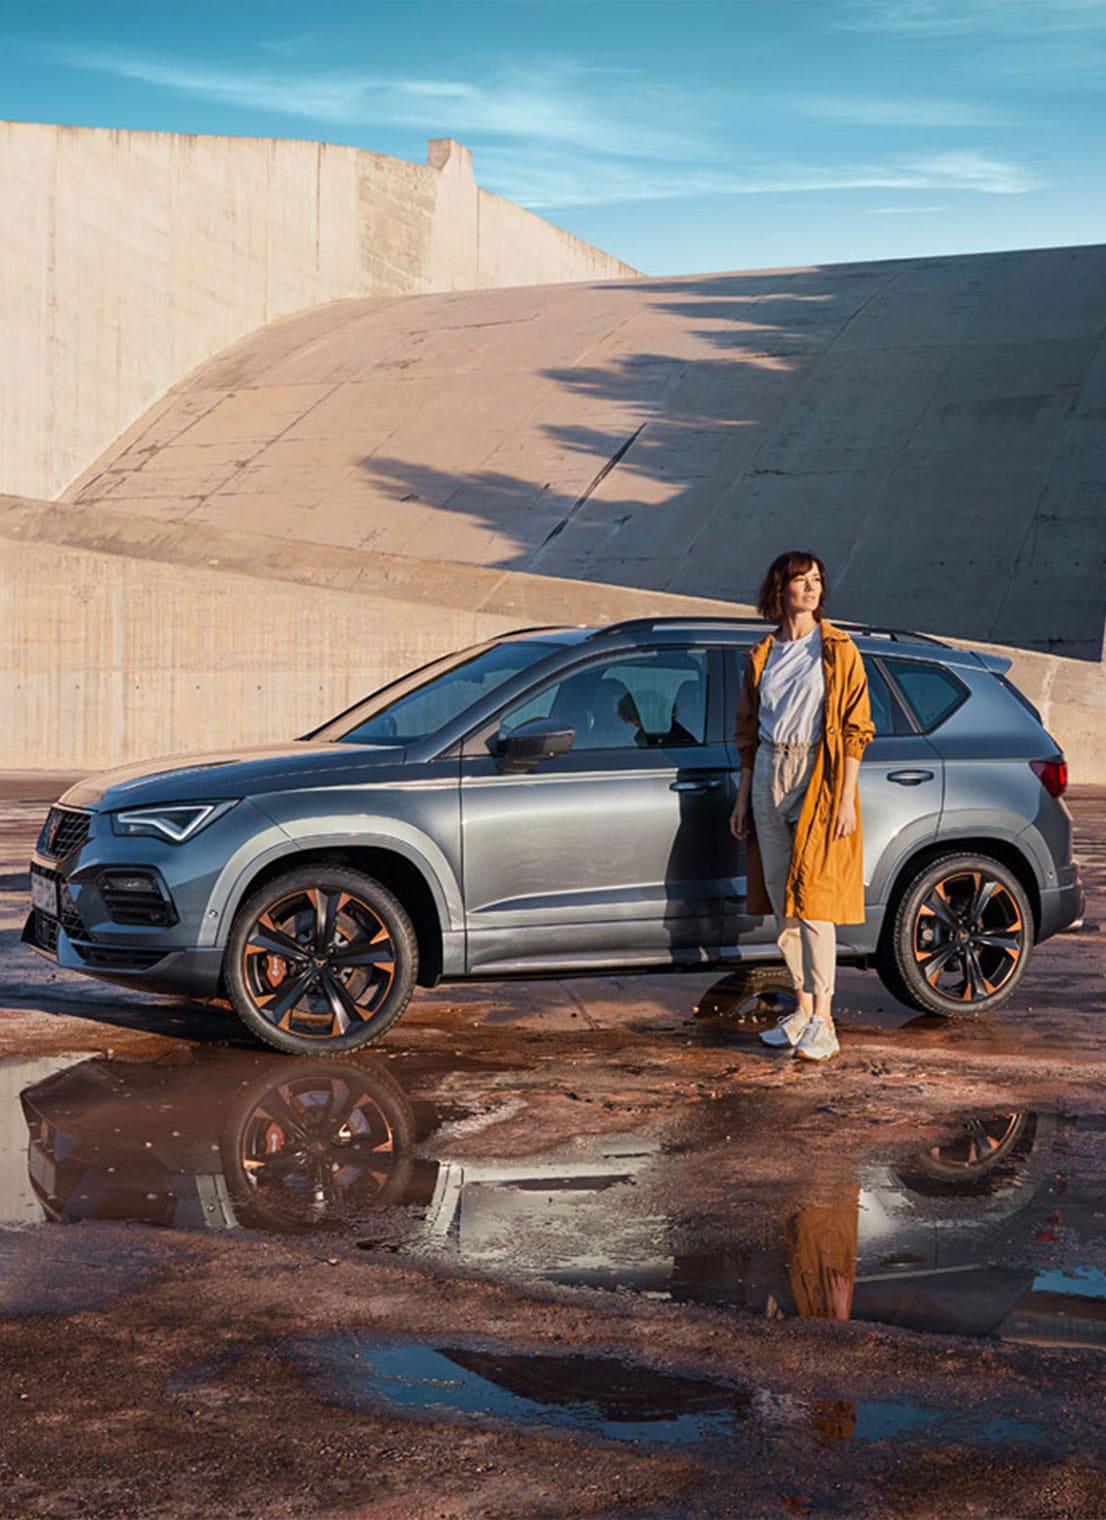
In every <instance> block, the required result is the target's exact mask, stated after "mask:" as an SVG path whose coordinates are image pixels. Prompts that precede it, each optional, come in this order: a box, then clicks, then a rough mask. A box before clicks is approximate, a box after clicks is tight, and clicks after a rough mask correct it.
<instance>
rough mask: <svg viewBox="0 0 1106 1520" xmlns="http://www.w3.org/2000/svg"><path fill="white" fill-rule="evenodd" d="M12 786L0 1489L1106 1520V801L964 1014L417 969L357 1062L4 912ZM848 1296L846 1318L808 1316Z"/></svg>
mask: <svg viewBox="0 0 1106 1520" xmlns="http://www.w3.org/2000/svg"><path fill="white" fill-rule="evenodd" d="M34 790H35V789H34V788H33V787H26V786H24V787H23V788H18V787H16V786H14V785H10V786H9V787H8V788H7V792H6V793H5V795H6V796H7V799H8V800H7V801H5V802H3V804H0V849H2V855H0V892H2V894H3V895H2V896H0V934H2V936H3V939H2V943H3V948H4V972H3V984H2V988H0V1004H2V1006H3V1008H4V1010H5V1012H4V1017H3V1020H2V1021H0V1042H2V1044H0V1056H2V1061H0V1125H2V1126H3V1131H2V1133H3V1147H2V1152H0V1206H2V1207H0V1213H2V1221H0V1295H2V1306H0V1312H2V1318H0V1358H2V1365H3V1368H4V1373H5V1375H4V1377H3V1379H2V1380H0V1430H2V1432H3V1434H2V1435H0V1515H4V1516H7V1515H11V1516H20V1517H22V1516H50V1517H74V1520H77V1517H80V1520H85V1517H87V1520H99V1517H109V1516H110V1517H120V1520H124V1517H126V1520H130V1517H146V1516H151V1517H152V1516H158V1517H161V1516H165V1517H173V1520H177V1517H184V1516H192V1515H196V1516H199V1515H205V1516H228V1517H230V1516H240V1517H243V1520H255V1517H256V1520H261V1517H265V1520H284V1517H301V1516H304V1517H305V1516H327V1517H329V1516H335V1517H337V1516H345V1515H350V1516H366V1517H370V1516H371V1517H374V1520H377V1517H380V1520H383V1517H389V1520H421V1517H423V1516H426V1517H431V1516H435V1517H437V1516H441V1517H448V1516H457V1517H466V1520H467V1517H470V1516H471V1517H475V1516H487V1517H495V1520H505V1517H515V1516H517V1517H520V1520H521V1517H539V1516H540V1517H549V1520H568V1517H576V1516H595V1517H600V1516H601V1517H610V1520H614V1517H616V1516H617V1517H635V1520H646V1517H653V1520H677V1517H685V1516H686V1517H688V1520H699V1517H708V1516H709V1517H745V1516H762V1515H763V1516H786V1515H796V1514H798V1515H807V1514H815V1515H817V1514H825V1515H842V1516H858V1515H871V1516H884V1515H894V1516H917V1517H922V1516H926V1517H928V1516H933V1517H937V1516H941V1517H947V1516H950V1515H964V1516H967V1515H972V1516H976V1515H978V1516H988V1517H993V1516H1025V1517H1027V1520H1028V1517H1034V1520H1035V1517H1043V1516H1057V1517H1068V1516H1071V1517H1076V1516H1086V1517H1091V1516H1099V1515H1101V1514H1103V1513H1104V1512H1106V1469H1104V1454H1106V1428H1104V1427H1106V1416H1104V1414H1103V1409H1104V1408H1106V1401H1104V1393H1106V1377H1104V1371H1106V1361H1104V1359H1103V1354H1102V1347H1103V1345H1104V1344H1106V1236H1104V1233H1103V1225H1104V1223H1106V1184H1104V1183H1103V1181H1102V1178H1103V1176H1104V1169H1103V1162H1104V1161H1106V1101H1104V1100H1103V1098H1102V1093H1103V1091H1104V1079H1106V1030H1104V1028H1103V1013H1104V1008H1106V941H1104V937H1103V935H1102V934H1100V933H1097V932H1095V929H1094V927H1093V926H1094V925H1095V923H1096V922H1097V921H1100V920H1102V918H1103V917H1104V907H1106V794H1103V793H1101V792H1098V793H1092V792H1089V791H1083V792H1077V793H1076V795H1075V796H1074V798H1072V799H1070V801H1071V807H1072V811H1073V814H1074V816H1075V820H1076V826H1077V853H1078V855H1079V857H1080V859H1081V861H1082V863H1083V871H1084V877H1085V880H1086V885H1087V889H1088V907H1087V920H1088V924H1087V928H1086V929H1085V930H1084V932H1082V933H1080V934H1073V935H1065V936H1061V937H1059V938H1057V939H1054V940H1052V941H1050V942H1048V943H1047V944H1046V945H1044V946H1042V947H1040V949H1039V950H1038V951H1037V952H1036V954H1035V956H1034V958H1033V960H1032V962H1031V965H1030V968H1029V971H1028V974H1027V976H1026V978H1025V980H1024V981H1023V983H1022V984H1021V987H1020V988H1019V990H1018V992H1017V993H1016V994H1015V996H1014V998H1013V999H1012V1000H1011V1002H1010V1004H1009V1005H1008V1006H1007V1007H1006V1008H1004V1009H1003V1010H1002V1011H1001V1012H999V1013H997V1014H995V1015H994V1016H992V1017H991V1018H989V1019H986V1020H978V1021H970V1022H969V1021H964V1022H958V1023H945V1022H942V1021H937V1020H916V1019H914V1018H912V1016H911V1015H910V1013H909V1011H908V1010H906V1009H903V1008H901V1007H899V1006H898V1005H897V1004H895V1003H894V1002H893V1001H892V1000H891V999H890V998H889V997H888V996H887V995H886V994H885V993H884V992H883V989H882V988H881V986H880V984H879V983H878V981H877V980H876V978H875V976H874V974H872V973H860V972H850V971H846V972H844V973H843V974H842V977H841V985H840V991H839V999H838V1003H839V1012H840V1022H841V1029H842V1050H841V1056H840V1058H839V1059H838V1060H837V1061H835V1062H834V1063H833V1064H832V1065H831V1066H830V1067H828V1068H821V1067H818V1068H806V1067H800V1066H799V1064H798V1063H796V1062H793V1061H790V1060H787V1059H785V1058H780V1057H778V1056H773V1055H772V1054H770V1053H768V1052H766V1051H764V1049H763V1047H761V1046H760V1045H759V1042H758V1041H757V1039H756V1033H757V1030H758V1029H759V1028H761V1027H763V1023H764V1020H765V1019H766V1018H769V1017H772V1016H773V1012H772V1008H773V1003H772V998H773V994H772V992H771V990H770V989H767V990H765V989H762V990H761V992H760V993H759V995H758V994H754V993H751V992H749V991H748V990H747V989H743V988H742V987H741V986H739V985H735V984H734V983H733V982H720V981H719V980H718V979H717V978H716V977H713V976H711V975H709V974H708V975H697V976H681V977H675V976H672V977H664V976H641V977H619V978H610V979H606V980H600V979H591V978H581V979H578V980H574V981H572V982H567V981H566V982H544V983H542V982H525V983H523V982H519V983H512V984H497V985H490V984H489V985H481V986H471V987H459V986H454V987H443V988H439V989H437V990H435V991H433V992H423V993H420V994H419V995H418V996H417V998H416V1000H415V1002H414V1003H413V1005H412V1007H411V1008H410V1009H409V1011H408V1013H407V1014H406V1015H405V1017H404V1018H403V1020H402V1021H401V1022H400V1024H399V1025H397V1026H396V1028H395V1029H394V1030H393V1031H392V1032H391V1033H390V1034H389V1035H388V1036H387V1037H386V1038H385V1040H384V1041H382V1042H381V1044H380V1045H378V1046H376V1047H374V1048H373V1049H372V1050H371V1051H369V1052H367V1053H364V1054H363V1055H361V1056H359V1057H358V1058H356V1059H355V1060H352V1061H347V1062H325V1061H324V1062H296V1061H292V1060H290V1059H289V1058H286V1057H281V1056H278V1055H276V1054H274V1053H270V1052H265V1051H262V1050H260V1049H259V1048H258V1047H256V1046H255V1045H253V1044H252V1043H251V1042H250V1040H249V1039H248V1037H247V1036H246V1035H245V1033H244V1031H242V1030H241V1029H240V1026H239V1025H238V1023H237V1021H236V1020H234V1019H233V1017H232V1016H231V1015H229V1013H227V1012H226V1011H225V1010H222V1009H219V1008H202V1007H198V1006H195V1005H190V1004H186V1003H180V1002H173V1001H170V1000H168V999H158V998H152V997H144V996H141V995H139V994H135V993H127V992H121V991H118V990H116V989H113V988H111V987H110V986H108V985H106V984H98V983H95V982H92V981H88V980H84V979H82V978H77V977H73V976H69V975H66V974H64V973H58V972H55V971H53V970H52V969H51V968H50V967H49V966H48V965H47V964H46V963H44V962H42V961H40V960H38V959H37V958H36V957H34V956H33V955H32V954H30V953H29V952H27V951H25V950H24V949H23V948H22V947H21V946H20V945H19V943H18V936H19V930H20V928H21V926H22V916H23V911H24V907H23V905H24V900H25V896H26V892H27V883H26V859H27V855H28V852H29V849H30V846H31V842H32V839H33V836H34V832H35V829H36V827H37V824H38V822H39V820H40V817H41V814H42V811H43V805H44V802H45V800H48V799H46V798H45V797H44V798H42V799H41V800H39V799H36V798H35V797H32V796H28V795H27V794H28V792H29V791H31V792H33V791H34ZM842 1313H847V1314H848V1315H849V1316H850V1317H849V1319H848V1320H844V1319H841V1318H833V1317H832V1316H833V1315H835V1314H836V1315H840V1314H842Z"/></svg>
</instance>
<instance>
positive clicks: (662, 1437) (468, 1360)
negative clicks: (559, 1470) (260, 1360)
mask: <svg viewBox="0 0 1106 1520" xmlns="http://www.w3.org/2000/svg"><path fill="white" fill-rule="evenodd" d="M282 1350H283V1351H284V1354H285V1355H287V1356H288V1357H289V1358H290V1359H291V1361H292V1362H293V1364H294V1365H295V1366H296V1367H298V1369H299V1370H300V1372H301V1373H302V1375H303V1376H304V1378H305V1380H306V1382H307V1384H308V1386H309V1388H310V1389H311V1391H312V1392H313V1393H314V1394H315V1395H316V1397H318V1398H320V1399H322V1400H323V1401H324V1402H328V1403H335V1404H338V1405H340V1406H342V1407H344V1408H349V1409H356V1410H359V1411H364V1412H372V1411H381V1410H384V1411H392V1412H394V1413H397V1414H403V1415H404V1416H406V1417H408V1418H410V1417H421V1418H425V1419H466V1420H473V1421H477V1422H480V1423H497V1424H499V1423H508V1424H512V1425H519V1426H544V1427H553V1428H556V1429H561V1430H571V1431H578V1432H582V1433H585V1434H587V1435H590V1436H600V1437H604V1438H606V1439H608V1440H619V1441H632V1442H643V1443H649V1444H651V1445H653V1444H660V1445H681V1446H682V1445H707V1446H713V1445H718V1444H723V1445H728V1444H731V1443H733V1442H735V1441H736V1442H741V1441H744V1440H747V1439H748V1438H749V1436H750V1435H751V1434H752V1435H755V1437H756V1439H757V1440H758V1442H763V1441H764V1440H765V1439H770V1438H772V1437H775V1438H777V1439H779V1440H780V1441H789V1440H790V1441H794V1440H802V1441H806V1442H810V1443H811V1444H814V1445H817V1446H822V1447H826V1446H835V1445H847V1444H849V1443H851V1442H855V1441H862V1442H871V1441H883V1440H893V1439H902V1438H910V1437H913V1436H920V1435H924V1436H925V1438H926V1440H927V1441H932V1440H941V1439H946V1440H947V1439H950V1438H951V1437H952V1436H953V1435H955V1436H956V1438H957V1439H960V1440H968V1441H971V1442H972V1443H974V1444H987V1443H992V1442H993V1443H997V1444H1002V1445H1006V1444H1009V1443H1010V1442H1022V1443H1029V1444H1038V1443H1040V1442H1041V1441H1042V1440H1043V1436H1042V1433H1041V1431H1040V1430H1038V1429H1037V1427H1036V1426H1034V1425H1032V1424H1030V1423H1029V1422H1027V1421H1020V1420H1010V1419H999V1418H989V1417H988V1416H986V1415H980V1414H978V1413H976V1414H972V1413H967V1414H966V1413H965V1412H963V1411H960V1410H956V1411H954V1410H952V1409H949V1408H944V1407H941V1406H937V1405H925V1404H920V1403H911V1402H906V1401H902V1402H896V1401H879V1402H877V1401H864V1400H860V1401H853V1400H834V1401H827V1402H819V1401H815V1400H805V1399H800V1398H795V1397H792V1396H790V1395H779V1394H773V1393H770V1392H768V1390H766V1389H753V1388H747V1387H744V1386H742V1385H740V1384H736V1383H732V1382H727V1381H723V1380H717V1381H709V1380H705V1379H701V1378H687V1377H681V1376H679V1375H677V1374H673V1373H668V1372H661V1371H658V1370H657V1369H655V1368H651V1367H647V1366H644V1365H642V1364H640V1363H634V1362H629V1361H623V1360H621V1359H619V1358H616V1357H604V1356H576V1355H547V1354H543V1355H526V1354H520V1353H518V1352H516V1351H510V1350H506V1349H502V1350H501V1349H498V1348H489V1347H488V1346H481V1347H479V1348H470V1347H465V1346H456V1345H445V1344H435V1343H428V1342H415V1343H410V1342H390V1341H380V1340H374V1339H372V1338H371V1337H369V1336H365V1335H356V1334H340V1335H333V1336H324V1337H314V1338H306V1339H303V1340H298V1341H294V1342H291V1343H289V1344H286V1345H285V1346H284V1347H283V1348H282Z"/></svg>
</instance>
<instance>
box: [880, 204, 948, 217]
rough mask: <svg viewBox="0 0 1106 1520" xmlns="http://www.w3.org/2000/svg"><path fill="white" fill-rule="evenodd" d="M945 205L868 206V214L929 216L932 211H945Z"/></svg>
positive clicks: (946, 208)
mask: <svg viewBox="0 0 1106 1520" xmlns="http://www.w3.org/2000/svg"><path fill="white" fill-rule="evenodd" d="M948 209H949V208H948V207H947V206H869V207H868V213H869V215H870V216H930V215H932V213H933V212H934V211H947V210H948Z"/></svg>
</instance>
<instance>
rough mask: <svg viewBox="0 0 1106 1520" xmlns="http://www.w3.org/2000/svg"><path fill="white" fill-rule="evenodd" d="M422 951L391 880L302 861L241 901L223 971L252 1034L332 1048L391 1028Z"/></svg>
mask: <svg viewBox="0 0 1106 1520" xmlns="http://www.w3.org/2000/svg"><path fill="white" fill-rule="evenodd" d="M418 959H419V953H418V942H417V940H416V938H415V931H414V929H413V928H412V927H411V920H410V918H408V916H407V913H406V911H405V909H404V907H403V905H402V903H401V902H400V901H399V899H398V898H397V897H395V896H394V895H393V894H392V893H391V892H389V891H388V889H387V887H384V886H381V884H380V882H378V881H374V880H373V878H372V877H371V876H365V875H363V874H362V873H361V872H360V871H353V870H350V869H348V868H347V867H345V866H326V865H318V866H303V867H301V868H300V869H299V870H295V871H289V872H287V873H286V874H285V875H284V876H278V877H276V878H275V879H274V880H272V881H270V882H268V883H267V884H266V885H265V886H264V887H262V888H260V889H259V890H258V891H256V892H253V893H251V894H250V896H249V897H247V899H246V900H245V902H244V903H243V904H242V905H241V907H240V908H239V910H238V912H237V914H236V915H235V918H234V923H233V925H232V927H231V931H230V939H229V941H228V943H227V954H226V961H225V976H226V984H227V990H228V991H229V993H230V999H231V1002H232V1003H233V1005H234V1009H235V1012H236V1013H237V1014H238V1017H239V1018H240V1019H241V1020H242V1022H243V1024H245V1026H246V1028H247V1029H249V1030H250V1032H251V1033H252V1034H255V1035H257V1037H258V1038H259V1039H261V1040H264V1041H265V1042H266V1044H268V1045H272V1046H274V1047H275V1048H276V1049H277V1050H282V1051H285V1052H287V1053H289V1054H291V1055H297V1056H333V1055H336V1054H339V1053H342V1052H345V1051H350V1050H358V1049H359V1048H360V1047H361V1046H363V1045H367V1044H369V1043H370V1041H372V1040H376V1039H379V1038H380V1036H381V1035H382V1034H383V1033H384V1032H385V1030H387V1029H390V1028H391V1027H392V1025H393V1024H394V1023H395V1022H396V1020H397V1019H398V1018H399V1016H400V1014H401V1013H402V1012H403V1010H404V1009H405V1008H406V1007H407V1004H408V1002H409V1001H410V998H411V993H412V991H413V990H414V986H415V978H416V975H417V973H418Z"/></svg>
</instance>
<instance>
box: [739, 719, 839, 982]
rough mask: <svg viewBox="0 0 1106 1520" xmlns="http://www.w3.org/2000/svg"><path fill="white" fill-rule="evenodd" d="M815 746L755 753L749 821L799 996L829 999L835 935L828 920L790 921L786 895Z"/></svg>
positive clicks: (770, 747)
mask: <svg viewBox="0 0 1106 1520" xmlns="http://www.w3.org/2000/svg"><path fill="white" fill-rule="evenodd" d="M814 752H815V746H814V745H813V744H770V743H767V742H766V741H765V740H764V739H762V740H761V741H760V744H759V746H758V748H757V756H756V763H755V765H754V766H753V791H752V802H753V822H754V824H755V825H756V831H757V845H758V847H759V849H760V860H761V866H762V868H763V870H764V884H765V886H766V887H767V889H768V900H769V902H771V904H772V911H773V912H774V913H775V915H776V942H777V944H778V945H779V947H780V950H781V951H782V952H783V958H784V960H785V961H786V962H787V969H788V971H789V972H790V973H791V980H792V981H793V982H794V984H795V990H796V991H797V992H810V993H814V994H815V995H817V994H819V993H821V994H824V995H825V996H827V997H830V996H832V995H833V986H834V973H835V970H836V964H837V930H836V927H835V926H834V925H833V924H832V923H830V922H829V920H828V919H820V918H789V917H785V915H784V911H783V909H784V893H785V888H786V886H787V873H788V871H789V870H790V868H791V850H792V846H793V844H794V841H795V825H796V823H797V822H798V820H799V810H800V809H801V807H802V805H803V797H804V796H805V794H806V788H807V782H808V781H809V780H810V773H811V771H812V770H813V768H814Z"/></svg>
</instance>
